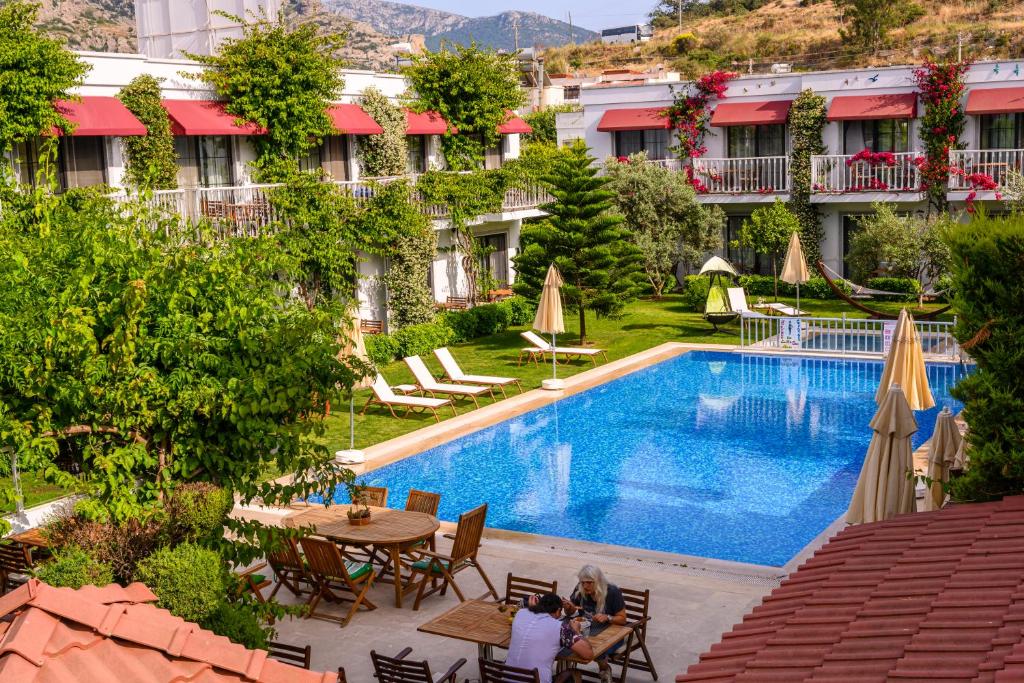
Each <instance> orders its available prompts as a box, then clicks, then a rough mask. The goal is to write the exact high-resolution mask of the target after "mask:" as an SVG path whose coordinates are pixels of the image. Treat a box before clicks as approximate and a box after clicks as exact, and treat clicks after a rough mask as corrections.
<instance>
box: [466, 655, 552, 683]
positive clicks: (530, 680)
mask: <svg viewBox="0 0 1024 683" xmlns="http://www.w3.org/2000/svg"><path fill="white" fill-rule="evenodd" d="M479 661H480V683H540V673H539V672H538V671H537V670H536V669H520V668H519V667H517V666H509V665H508V664H503V663H501V662H494V661H491V660H490V659H484V658H483V657H481V658H480V659H479Z"/></svg>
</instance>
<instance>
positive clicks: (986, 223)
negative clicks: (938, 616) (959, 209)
mask: <svg viewBox="0 0 1024 683" xmlns="http://www.w3.org/2000/svg"><path fill="white" fill-rule="evenodd" d="M946 242H947V244H948V246H949V249H950V252H951V255H952V259H951V268H950V270H951V273H952V289H953V291H954V292H955V298H954V301H953V305H954V307H955V309H956V311H957V326H956V332H955V334H956V337H957V339H958V340H959V341H960V343H961V346H962V347H963V349H964V350H965V351H966V352H967V353H969V354H970V355H971V358H973V359H974V362H975V363H977V369H976V370H975V371H974V372H972V373H971V374H969V375H967V376H966V377H964V378H963V379H961V380H960V382H959V383H958V384H957V386H956V387H955V388H954V389H953V395H954V396H956V398H958V399H960V400H961V401H963V402H964V412H963V416H964V418H965V419H966V420H967V424H968V425H969V426H970V429H969V431H968V432H967V443H968V451H969V453H970V467H968V468H967V470H966V471H965V473H964V476H962V477H959V478H957V479H955V480H953V481H952V482H950V483H951V488H952V495H953V498H954V499H956V500H961V501H977V500H993V499H997V498H1002V497H1003V496H1007V495H1016V494H1019V493H1020V492H1021V490H1022V489H1024V344H1021V337H1022V335H1024V281H1022V280H1021V277H1020V267H1021V263H1024V217H1022V216H1020V215H1013V216H1009V217H1005V218H990V217H987V216H983V215H979V216H975V217H974V219H973V220H972V221H971V222H970V223H969V224H966V225H960V224H953V225H951V226H950V227H949V229H948V231H947V233H946Z"/></svg>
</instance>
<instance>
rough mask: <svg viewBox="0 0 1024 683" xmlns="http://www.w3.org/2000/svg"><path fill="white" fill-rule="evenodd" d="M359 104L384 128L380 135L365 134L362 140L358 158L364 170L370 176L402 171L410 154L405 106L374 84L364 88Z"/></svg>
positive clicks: (392, 174) (389, 174)
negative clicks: (393, 101)
mask: <svg viewBox="0 0 1024 683" xmlns="http://www.w3.org/2000/svg"><path fill="white" fill-rule="evenodd" d="M360 105H361V106H362V108H363V110H365V111H366V113H367V114H369V115H370V116H371V117H372V118H373V120H374V121H376V122H377V123H378V124H379V125H380V127H381V128H383V129H384V132H383V133H381V134H380V135H364V136H363V137H361V138H360V140H359V161H360V163H361V164H362V167H363V173H364V174H366V175H368V176H394V175H402V174H403V173H405V166H406V157H407V156H408V141H407V139H406V136H405V110H404V109H402V108H401V107H399V106H398V105H396V104H393V103H392V102H391V100H389V99H388V98H387V96H386V95H385V94H384V93H382V92H381V91H380V90H378V89H377V88H375V87H370V88H367V89H366V90H364V91H363V95H362V97H361V98H360Z"/></svg>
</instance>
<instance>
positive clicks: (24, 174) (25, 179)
mask: <svg viewBox="0 0 1024 683" xmlns="http://www.w3.org/2000/svg"><path fill="white" fill-rule="evenodd" d="M11 162H12V164H11V166H12V168H13V169H14V177H15V179H16V180H17V181H18V182H19V183H20V184H22V185H29V186H31V187H35V186H36V180H37V179H38V175H39V140H26V141H25V142H19V143H17V144H15V145H14V150H13V153H12V155H11Z"/></svg>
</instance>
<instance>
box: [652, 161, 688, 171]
mask: <svg viewBox="0 0 1024 683" xmlns="http://www.w3.org/2000/svg"><path fill="white" fill-rule="evenodd" d="M647 163H649V164H654V165H655V166H662V167H664V168H667V169H668V170H670V171H681V170H683V160H682V159H648V160H647Z"/></svg>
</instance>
